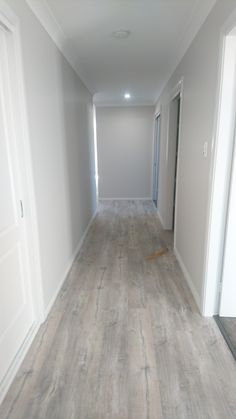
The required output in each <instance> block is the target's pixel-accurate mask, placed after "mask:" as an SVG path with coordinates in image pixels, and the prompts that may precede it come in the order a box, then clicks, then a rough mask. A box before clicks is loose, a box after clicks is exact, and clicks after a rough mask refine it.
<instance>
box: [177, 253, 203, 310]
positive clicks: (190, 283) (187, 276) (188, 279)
mask: <svg viewBox="0 0 236 419" xmlns="http://www.w3.org/2000/svg"><path fill="white" fill-rule="evenodd" d="M174 253H175V256H176V259H177V261H178V263H179V265H180V268H181V270H182V272H183V274H184V278H185V280H186V282H187V284H188V286H189V288H190V291H191V293H192V295H193V298H194V300H195V302H196V304H197V307H198V309H199V311H200V313H201V314H202V302H201V298H200V296H199V294H198V292H197V290H196V288H195V286H194V284H193V281H192V279H191V276H190V274H189V272H188V270H187V268H186V266H185V264H184V262H183V261H182V258H181V256H180V254H179V252H178V250H177V249H176V247H175V248H174Z"/></svg>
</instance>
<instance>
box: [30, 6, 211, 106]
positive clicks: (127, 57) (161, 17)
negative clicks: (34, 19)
mask: <svg viewBox="0 0 236 419" xmlns="http://www.w3.org/2000/svg"><path fill="white" fill-rule="evenodd" d="M28 3H29V4H30V6H31V7H32V8H33V10H34V11H35V12H37V15H38V17H39V18H40V19H41V22H42V23H43V24H44V26H45V27H46V28H47V29H49V32H50V28H51V35H52V36H53V38H54V40H55V41H56V42H57V43H58V44H60V45H59V47H60V48H61V50H63V52H64V53H65V55H66V56H67V58H68V59H69V60H70V62H71V63H72V65H73V66H74V68H75V69H76V71H77V72H78V74H79V75H80V76H81V78H82V80H83V81H84V82H85V84H86V85H87V87H88V88H89V90H90V91H91V92H92V93H94V101H95V103H97V104H101V105H123V104H124V98H123V94H124V92H126V91H129V92H130V93H131V96H132V98H131V100H130V101H129V104H135V105H136V104H137V105H140V104H154V103H155V101H156V100H157V98H158V96H159V94H160V92H161V90H162V88H163V86H164V85H165V83H166V82H167V80H168V79H169V77H170V76H171V74H172V73H173V71H174V69H175V68H176V66H177V64H178V62H179V61H180V59H181V58H182V56H183V55H184V53H185V51H186V49H187V48H188V46H189V45H190V43H191V41H192V40H193V38H194V36H195V35H196V33H197V31H198V30H199V28H200V26H201V25H202V23H203V22H204V20H205V18H206V16H207V15H208V14H209V12H210V10H211V8H212V7H213V5H214V3H215V0H28ZM43 9H44V10H43ZM46 15H47V16H46ZM42 20H43V21H42ZM49 20H50V25H49ZM49 26H50V28H49ZM52 26H54V28H53V30H54V33H53V34H52ZM119 29H127V30H129V31H131V35H130V37H129V38H127V39H120V40H119V39H114V38H113V37H112V36H111V34H112V32H113V31H115V30H119ZM56 31H57V34H56V33H55V32H56Z"/></svg>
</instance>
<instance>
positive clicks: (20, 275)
mask: <svg viewBox="0 0 236 419" xmlns="http://www.w3.org/2000/svg"><path fill="white" fill-rule="evenodd" d="M5 36H6V35H5V33H4V32H3V30H0V194H1V205H0V310H1V316H0V381H1V380H2V379H3V377H4V375H5V374H6V372H7V370H8V368H9V367H10V364H11V362H12V360H13V358H14V357H15V355H16V354H17V352H18V350H19V348H20V346H21V345H22V343H23V341H24V339H25V338H26V335H27V332H28V331H29V329H30V327H31V326H32V323H33V319H34V316H33V309H32V301H31V293H30V286H29V277H28V275H29V274H28V272H29V270H28V265H27V253H26V249H27V246H26V234H25V222H24V219H23V218H21V213H20V199H21V193H22V189H21V182H20V174H21V173H20V170H19V167H20V162H19V161H18V156H17V153H16V149H17V147H16V141H17V133H16V135H15V133H14V124H13V121H14V115H13V114H12V112H11V106H10V105H11V91H10V83H9V79H8V75H9V71H8V67H7V66H8V58H7V44H6V38H5Z"/></svg>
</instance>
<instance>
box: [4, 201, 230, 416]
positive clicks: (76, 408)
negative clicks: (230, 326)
mask: <svg viewBox="0 0 236 419" xmlns="http://www.w3.org/2000/svg"><path fill="white" fill-rule="evenodd" d="M163 246H165V247H167V248H168V252H167V253H166V254H164V255H162V256H161V257H159V258H157V259H155V260H152V261H149V260H147V257H148V256H150V255H152V254H153V253H154V252H155V251H157V250H159V249H160V248H162V247H163ZM0 418H1V419H133V418H135V419H236V364H235V362H234V359H233V357H232V355H231V353H230V351H229V349H228V347H227V345H226V344H225V342H224V339H223V337H222V336H221V333H220V331H219V330H218V328H217V325H216V324H215V322H214V320H213V319H205V318H202V317H201V316H200V314H199V312H198V309H197V307H196V305H195V303H194V301H193V298H192V295H191V293H190V291H189V289H188V286H187V284H186V282H185V280H184V279H183V275H182V272H181V270H180V268H179V266H178V263H177V261H176V258H175V256H174V254H173V251H172V234H171V233H170V232H165V231H163V230H162V228H161V225H160V222H159V220H158V218H157V215H156V211H155V209H154V207H153V205H152V203H151V202H149V201H113V202H112V201H105V202H103V203H101V204H100V208H99V213H98V215H97V216H96V219H95V220H94V222H93V224H92V226H91V228H90V230H89V233H88V235H87V237H86V240H85V242H84V244H83V247H82V249H81V252H80V254H79V256H78V258H77V259H76V261H75V263H74V264H73V267H72V269H71V272H70V274H69V275H68V278H67V280H66V282H65V284H64V286H63V288H62V290H61V292H60V294H59V297H58V299H57V301H56V303H55V305H54V307H53V309H52V311H51V313H50V315H49V317H48V319H47V321H46V322H45V323H44V324H43V325H42V326H41V328H40V330H39V332H38V334H37V336H36V338H35V340H34V342H33V345H32V347H31V349H30V350H29V352H28V354H27V356H26V358H25V360H24V362H23V364H22V366H21V368H20V370H19V372H18V374H17V376H16V378H15V380H14V382H13V384H12V386H11V388H10V390H9V392H8V394H7V396H6V398H5V400H4V402H3V404H2V406H1V407H0Z"/></svg>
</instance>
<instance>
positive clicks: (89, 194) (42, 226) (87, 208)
mask: <svg viewBox="0 0 236 419" xmlns="http://www.w3.org/2000/svg"><path fill="white" fill-rule="evenodd" d="M8 4H9V5H10V7H11V8H12V9H13V11H15V13H16V14H17V15H18V17H19V19H20V25H21V37H22V53H23V67H24V76H25V81H26V83H25V87H26V102H27V110H28V119H29V130H30V142H31V154H32V164H33V175H34V185H35V195H36V206H37V217H38V229H39V239H40V257H41V269H42V280H43V296H44V305H45V310H47V308H48V307H49V306H50V304H51V302H52V301H53V299H54V296H55V294H56V292H57V290H58V288H59V287H60V284H61V282H62V281H63V279H64V277H65V273H66V271H67V269H68V267H69V266H70V264H71V261H72V259H73V256H74V254H75V252H76V249H77V248H78V244H79V242H80V240H81V238H82V236H83V233H84V232H85V230H86V227H87V225H88V223H89V221H90V220H91V217H92V215H93V214H94V211H95V208H96V194H95V176H94V175H95V172H94V170H95V169H94V150H93V107H92V97H91V95H90V93H89V92H88V90H87V89H86V88H85V86H84V85H83V83H82V82H81V81H80V79H79V78H78V76H77V74H76V73H75V72H74V70H73V69H72V67H71V66H70V65H69V64H68V62H67V61H66V60H65V58H64V57H63V56H62V54H61V53H60V52H59V50H58V49H57V47H56V45H55V44H54V42H53V41H52V40H51V38H50V37H49V35H48V34H47V33H46V31H45V30H44V29H43V27H42V26H41V24H40V23H39V21H38V20H37V19H36V17H35V16H34V14H33V13H32V12H31V10H30V9H29V7H28V6H27V5H26V3H25V2H24V1H22V0H9V1H8Z"/></svg>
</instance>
